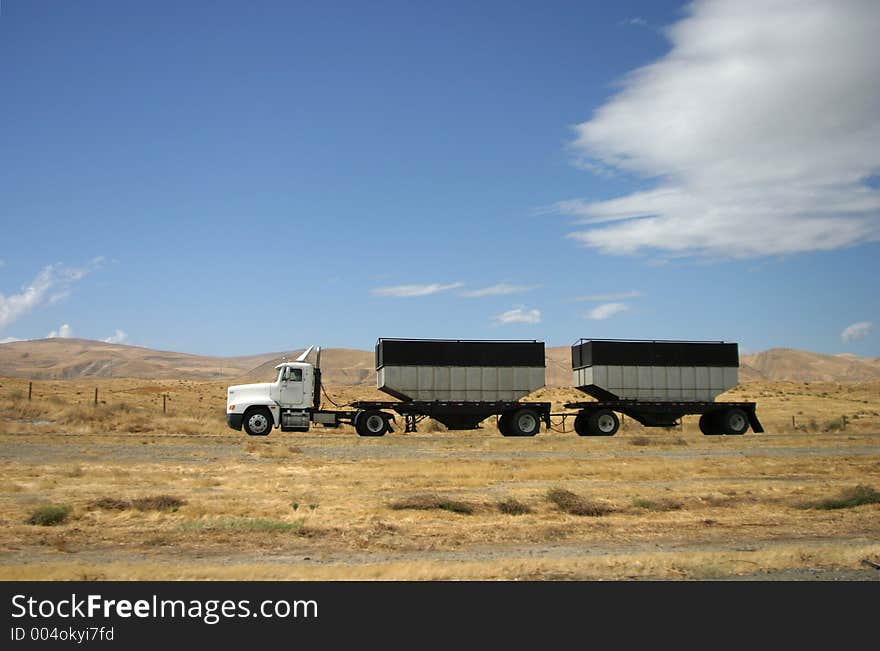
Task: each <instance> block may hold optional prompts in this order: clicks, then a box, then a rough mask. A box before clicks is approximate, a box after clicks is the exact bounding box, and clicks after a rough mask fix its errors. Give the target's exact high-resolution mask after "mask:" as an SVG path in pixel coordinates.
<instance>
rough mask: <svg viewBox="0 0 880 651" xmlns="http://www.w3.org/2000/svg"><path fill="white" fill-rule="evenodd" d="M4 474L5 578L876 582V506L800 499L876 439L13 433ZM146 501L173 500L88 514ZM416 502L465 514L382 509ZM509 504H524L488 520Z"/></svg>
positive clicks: (838, 478) (0, 505)
mask: <svg viewBox="0 0 880 651" xmlns="http://www.w3.org/2000/svg"><path fill="white" fill-rule="evenodd" d="M0 471H2V475H3V480H2V483H0V488H2V490H0V514H2V524H3V530H4V533H3V534H0V545H2V546H0V577H2V578H5V579H18V578H21V579H24V578H82V577H85V578H96V579H116V578H122V579H139V578H150V577H154V576H155V577H157V578H171V579H173V578H198V579H205V578H285V579H348V578H354V579H358V578H368V579H388V580H408V579H422V578H429V579H460V578H464V579H470V578H475V579H498V578H502V579H548V580H567V579H587V580H592V579H690V580H700V579H710V580H776V579H781V580H878V579H880V572H878V571H877V570H875V569H871V568H869V567H866V566H865V565H862V564H861V560H863V559H873V560H874V561H878V560H880V517H878V516H880V505H878V504H866V505H863V506H859V507H856V508H851V509H840V510H818V509H805V508H803V505H804V504H805V503H808V502H810V501H815V500H817V499H821V498H823V497H827V496H830V495H833V494H835V493H836V492H837V491H839V490H842V489H845V488H847V487H851V486H854V485H856V484H862V485H870V486H874V487H875V488H877V487H880V435H878V434H863V433H859V434H853V435H846V434H842V433H838V434H788V435H784V434H780V435H754V434H750V435H747V436H743V437H703V436H699V435H696V436H695V435H678V434H676V433H674V432H672V433H667V432H663V433H660V434H656V435H652V436H650V437H645V436H640V437H635V436H632V435H626V434H621V435H618V436H616V437H613V438H607V439H605V438H601V439H600V438H580V437H577V436H575V435H573V434H558V433H542V434H541V435H539V436H538V437H536V438H534V439H505V438H502V437H499V436H498V435H497V434H495V433H494V432H492V433H489V432H486V431H472V432H434V433H420V434H414V435H403V434H391V435H388V436H386V437H384V438H382V439H361V438H358V437H356V436H354V435H353V434H352V433H351V432H347V431H334V432H327V433H323V432H320V431H318V432H317V433H308V434H281V433H277V432H276V433H273V434H272V435H271V436H270V437H268V438H266V439H248V438H247V437H245V436H243V435H237V434H235V433H231V432H230V433H225V432H224V433H220V432H218V433H216V434H186V435H175V434H156V433H150V434H128V435H112V436H111V435H93V434H65V433H58V434H51V433H27V432H25V433H22V432H16V431H15V427H11V428H9V431H8V432H7V433H6V434H3V435H0ZM554 487H558V488H564V489H566V490H570V491H573V492H575V493H577V494H578V495H580V496H583V497H585V498H588V499H591V500H597V501H599V502H601V503H603V504H605V505H607V506H608V507H609V509H610V512H609V514H608V515H605V516H603V517H583V516H577V515H571V514H568V513H564V512H562V511H561V510H560V509H559V508H557V507H556V506H555V505H553V504H552V503H550V502H548V500H547V497H546V495H547V493H548V490H549V489H551V488H554ZM153 494H170V495H174V496H177V497H179V498H181V499H182V500H184V501H185V502H186V503H185V505H183V506H182V507H180V508H179V509H177V510H174V511H169V512H140V511H132V510H119V511H107V510H101V509H97V508H94V507H93V506H92V503H93V502H94V501H95V500H97V499H100V498H102V497H107V496H119V497H132V498H133V497H137V496H143V495H153ZM423 494H433V495H440V496H442V497H443V498H444V499H448V500H459V501H462V502H464V503H465V504H466V505H468V506H469V508H472V512H471V513H469V514H463V513H457V512H450V511H448V510H444V509H434V510H407V509H396V508H394V507H393V505H394V503H395V501H399V500H400V499H403V498H408V497H412V496H414V495H415V496H418V495H423ZM505 499H515V500H517V501H518V502H519V503H521V504H523V505H525V506H526V507H527V509H528V511H529V512H528V513H525V514H523V515H506V514H503V513H499V511H498V508H497V504H498V503H499V502H501V501H503V500H505ZM44 503H62V504H68V505H70V506H71V507H72V509H73V511H72V516H71V518H70V519H69V520H68V522H66V523H64V524H62V525H58V526H53V527H38V526H33V525H27V524H24V520H25V519H26V518H27V514H28V513H29V512H31V511H32V510H33V509H34V508H36V507H38V506H39V505H41V504H44ZM658 504H659V505H661V506H660V507H657V506H656V505H658ZM664 504H665V505H667V506H662V505H664ZM651 505H655V506H651ZM667 507H668V508H667Z"/></svg>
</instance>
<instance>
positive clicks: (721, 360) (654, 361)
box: [571, 339, 739, 369]
mask: <svg viewBox="0 0 880 651" xmlns="http://www.w3.org/2000/svg"><path fill="white" fill-rule="evenodd" d="M603 365H604V366H609V365H610V366H722V367H723V366H727V367H735V366H739V347H738V345H737V344H735V343H728V342H723V341H662V340H638V339H580V340H578V342H577V343H575V344H574V345H573V346H572V347H571V367H572V369H579V368H585V367H588V366H603Z"/></svg>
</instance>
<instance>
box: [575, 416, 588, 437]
mask: <svg viewBox="0 0 880 651" xmlns="http://www.w3.org/2000/svg"><path fill="white" fill-rule="evenodd" d="M589 419H590V412H588V411H582V412H580V413H579V414H578V415H577V416H575V417H574V431H575V432H577V435H578V436H591V434H590V425H589V422H588V421H589Z"/></svg>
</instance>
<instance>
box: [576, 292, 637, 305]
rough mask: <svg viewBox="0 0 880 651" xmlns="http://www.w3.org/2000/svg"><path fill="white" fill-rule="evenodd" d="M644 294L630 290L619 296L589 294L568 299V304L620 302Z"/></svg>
mask: <svg viewBox="0 0 880 651" xmlns="http://www.w3.org/2000/svg"><path fill="white" fill-rule="evenodd" d="M644 295H645V294H644V292H640V291H638V290H635V289H633V290H631V291H628V292H621V293H619V294H591V295H590V296H576V297H575V298H570V299H568V301H567V302H568V303H582V302H584V301H622V300H625V299H627V298H639V297H640V296H644Z"/></svg>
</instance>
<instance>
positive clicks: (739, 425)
mask: <svg viewBox="0 0 880 651" xmlns="http://www.w3.org/2000/svg"><path fill="white" fill-rule="evenodd" d="M727 425H728V427H730V429H732V430H733V431H734V432H741V431H742V430H744V429H745V427H746V419H745V417H744V416H743V415H742V414H731V415H730V417H729V418H728V419H727Z"/></svg>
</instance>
